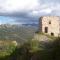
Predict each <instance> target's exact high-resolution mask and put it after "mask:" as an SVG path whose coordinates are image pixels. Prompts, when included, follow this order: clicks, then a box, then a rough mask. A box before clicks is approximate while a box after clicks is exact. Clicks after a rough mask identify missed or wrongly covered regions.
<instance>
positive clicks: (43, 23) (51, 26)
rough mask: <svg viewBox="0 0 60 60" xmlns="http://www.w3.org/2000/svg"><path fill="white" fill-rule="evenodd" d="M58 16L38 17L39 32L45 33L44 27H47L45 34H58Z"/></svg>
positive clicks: (59, 27) (59, 28)
mask: <svg viewBox="0 0 60 60" xmlns="http://www.w3.org/2000/svg"><path fill="white" fill-rule="evenodd" d="M59 20H60V18H59V17H58V16H43V17H41V19H40V23H39V25H40V27H39V28H40V32H43V33H45V27H48V32H47V33H46V34H49V35H51V33H53V34H54V36H58V35H59V33H60V31H59V30H60V26H59V25H60V23H59V22H60V21H59Z"/></svg>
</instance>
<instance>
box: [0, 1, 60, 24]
mask: <svg viewBox="0 0 60 60" xmlns="http://www.w3.org/2000/svg"><path fill="white" fill-rule="evenodd" d="M44 15H55V16H60V0H0V24H5V23H11V24H22V23H33V22H34V23H37V21H38V18H39V17H40V16H44Z"/></svg>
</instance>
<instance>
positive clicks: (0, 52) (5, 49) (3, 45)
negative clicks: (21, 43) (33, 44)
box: [0, 40, 16, 58]
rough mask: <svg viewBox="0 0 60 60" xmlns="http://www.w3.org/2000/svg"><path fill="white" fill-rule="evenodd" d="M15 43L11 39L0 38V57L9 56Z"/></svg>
mask: <svg viewBox="0 0 60 60" xmlns="http://www.w3.org/2000/svg"><path fill="white" fill-rule="evenodd" d="M15 48H16V45H15V43H13V41H1V40H0V58H3V57H5V56H9V55H10V54H11V53H13V51H14V50H15Z"/></svg>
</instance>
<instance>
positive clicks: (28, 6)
mask: <svg viewBox="0 0 60 60" xmlns="http://www.w3.org/2000/svg"><path fill="white" fill-rule="evenodd" d="M37 5H38V0H5V2H2V0H0V7H2V8H1V9H0V10H1V11H4V12H13V11H19V10H20V11H22V10H23V11H24V10H32V9H35V8H36V6H37Z"/></svg>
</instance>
